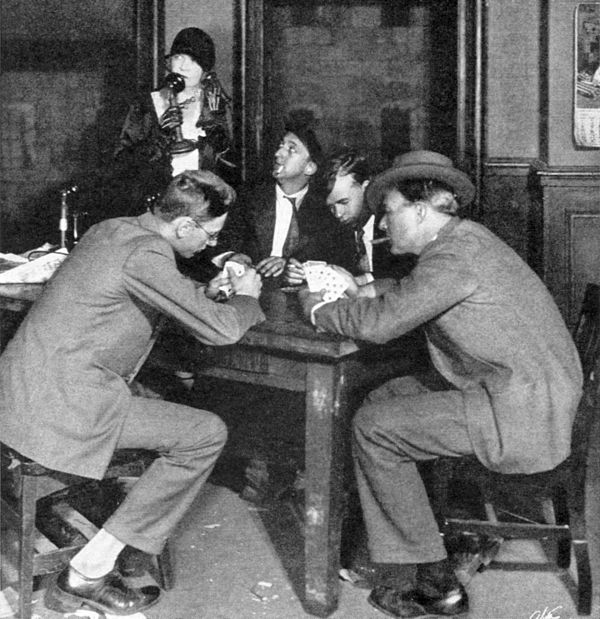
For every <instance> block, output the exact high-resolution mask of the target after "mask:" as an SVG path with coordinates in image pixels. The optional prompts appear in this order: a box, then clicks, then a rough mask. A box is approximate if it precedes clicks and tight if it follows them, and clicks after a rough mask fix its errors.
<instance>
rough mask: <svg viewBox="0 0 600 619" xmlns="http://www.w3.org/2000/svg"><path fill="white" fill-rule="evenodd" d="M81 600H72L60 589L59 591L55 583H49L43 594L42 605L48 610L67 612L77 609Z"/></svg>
mask: <svg viewBox="0 0 600 619" xmlns="http://www.w3.org/2000/svg"><path fill="white" fill-rule="evenodd" d="M82 605H83V604H82V602H79V601H77V600H73V599H70V598H68V597H67V596H65V594H64V593H62V591H59V590H58V588H57V587H56V585H50V587H48V589H46V593H45V594H44V606H45V607H46V608H47V609H48V610H53V611H55V612H57V613H68V612H75V611H76V610H79V609H80V608H81V606H82Z"/></svg>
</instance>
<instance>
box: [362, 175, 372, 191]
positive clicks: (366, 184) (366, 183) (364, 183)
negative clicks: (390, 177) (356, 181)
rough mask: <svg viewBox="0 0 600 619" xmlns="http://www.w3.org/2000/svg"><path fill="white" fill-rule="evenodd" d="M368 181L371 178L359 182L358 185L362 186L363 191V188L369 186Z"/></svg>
mask: <svg viewBox="0 0 600 619" xmlns="http://www.w3.org/2000/svg"><path fill="white" fill-rule="evenodd" d="M370 182H371V179H370V178H368V179H367V180H366V181H363V182H362V183H361V185H360V186H361V187H362V190H363V191H365V190H366V188H367V187H368V186H369V183H370Z"/></svg>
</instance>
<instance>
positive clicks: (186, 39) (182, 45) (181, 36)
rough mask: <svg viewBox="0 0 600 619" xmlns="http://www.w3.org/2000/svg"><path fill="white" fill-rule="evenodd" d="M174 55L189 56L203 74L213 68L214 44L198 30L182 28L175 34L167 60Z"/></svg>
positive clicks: (202, 31) (206, 35)
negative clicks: (200, 68)
mask: <svg viewBox="0 0 600 619" xmlns="http://www.w3.org/2000/svg"><path fill="white" fill-rule="evenodd" d="M175 54H187V55H188V56H191V57H192V58H193V59H194V60H195V61H196V62H197V63H198V64H199V65H200V66H201V67H202V68H203V69H204V72H205V73H208V72H209V71H212V69H213V67H214V66H215V44H214V43H213V40H212V39H211V38H210V37H209V36H208V34H206V32H204V30H200V28H184V29H183V30H180V31H179V32H178V33H177V36H176V37H175V38H174V39H173V43H172V45H171V51H170V52H169V55H168V56H167V58H170V57H171V56H174V55H175Z"/></svg>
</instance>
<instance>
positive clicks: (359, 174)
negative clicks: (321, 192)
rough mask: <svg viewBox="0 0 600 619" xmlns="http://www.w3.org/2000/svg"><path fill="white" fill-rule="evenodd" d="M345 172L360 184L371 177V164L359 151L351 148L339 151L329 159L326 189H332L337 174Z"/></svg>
mask: <svg viewBox="0 0 600 619" xmlns="http://www.w3.org/2000/svg"><path fill="white" fill-rule="evenodd" d="M347 174H349V175H350V176H352V178H353V179H354V180H355V181H356V182H357V183H358V184H359V185H362V184H363V183H364V182H365V181H366V180H369V179H370V178H371V175H372V171H371V165H370V164H369V162H368V161H367V158H366V157H365V156H364V155H361V154H360V153H357V152H355V151H352V150H346V151H341V152H339V153H338V154H336V155H334V156H333V157H331V159H330V160H329V165H328V169H327V190H328V191H331V190H332V189H333V185H334V184H335V179H336V177H337V176H346V175H347Z"/></svg>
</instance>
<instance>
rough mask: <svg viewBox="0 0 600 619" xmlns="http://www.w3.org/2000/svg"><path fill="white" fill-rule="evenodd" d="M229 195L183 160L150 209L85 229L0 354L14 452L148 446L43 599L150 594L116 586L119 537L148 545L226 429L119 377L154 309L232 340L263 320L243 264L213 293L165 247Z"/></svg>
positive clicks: (72, 465) (140, 353) (208, 338)
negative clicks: (124, 489) (140, 468)
mask: <svg viewBox="0 0 600 619" xmlns="http://www.w3.org/2000/svg"><path fill="white" fill-rule="evenodd" d="M234 196H235V194H234V192H233V190H232V189H231V188H230V187H229V186H228V185H226V184H225V183H224V182H223V181H222V180H221V179H220V178H219V177H217V176H216V175H214V174H212V173H211V172H207V171H194V172H189V171H188V172H184V173H183V174H180V175H179V176H176V177H175V178H174V179H173V181H171V183H170V185H169V186H168V188H167V190H166V192H165V194H164V195H163V197H162V198H161V200H160V201H159V202H158V203H157V205H156V206H155V208H154V210H153V212H148V213H144V214H143V215H140V216H139V217H122V218H117V219H109V220H106V221H104V222H102V223H99V224H97V225H95V226H93V227H92V228H90V229H89V230H88V232H87V233H86V234H85V235H84V236H83V238H82V239H81V241H80V242H79V244H78V245H77V246H76V247H75V249H74V250H73V252H72V253H71V255H70V256H69V257H68V258H67V259H66V260H65V262H64V263H63V264H62V266H61V267H60V269H59V270H58V271H57V273H56V274H55V276H54V277H53V278H52V279H51V280H50V282H49V283H48V285H47V286H46V288H45V290H44V292H43V293H42V295H41V297H40V298H39V299H38V300H37V301H36V303H35V304H34V305H33V307H32V308H31V310H30V312H29V313H28V315H27V316H26V318H25V320H24V321H23V323H22V325H21V327H20V328H19V330H18V331H17V333H16V335H15V337H14V338H13V340H12V341H11V342H10V343H9V345H8V346H7V348H6V350H5V351H4V353H3V354H2V356H1V357H0V425H1V427H2V441H3V442H5V443H6V444H8V445H9V446H10V447H12V448H14V449H15V450H17V451H18V452H20V453H21V454H23V455H24V456H27V457H29V458H32V459H34V460H36V461H37V462H39V463H40V464H42V465H44V466H47V467H49V468H51V469H54V470H57V471H64V472H66V473H72V474H76V475H81V476H83V477H90V478H94V479H101V478H102V476H103V474H104V472H105V470H106V468H107V466H108V464H109V462H110V459H111V456H112V454H113V452H114V451H115V449H117V448H145V449H153V450H156V451H158V452H159V457H158V458H157V460H155V462H154V463H153V464H152V466H151V467H150V468H149V469H148V470H147V471H146V473H145V474H144V475H143V476H142V477H141V478H140V479H139V480H138V482H137V483H136V484H135V486H134V487H133V488H132V490H131V491H130V492H129V493H128V495H127V497H126V498H125V500H124V501H123V503H122V504H121V506H120V507H119V508H118V509H117V510H116V512H115V513H114V514H113V515H112V516H111V517H110V518H109V520H107V522H106V523H105V525H104V527H103V528H102V529H101V530H100V531H99V532H98V534H97V535H96V536H95V537H93V538H92V539H91V540H90V541H89V542H88V544H87V545H86V546H85V547H84V548H83V549H82V550H81V551H80V552H79V554H77V555H75V557H73V559H72V560H71V562H70V564H69V566H67V567H66V568H65V569H64V571H63V572H61V573H60V574H59V576H58V579H57V580H56V581H55V582H54V583H53V584H52V586H51V587H49V589H48V594H47V598H46V600H47V605H48V606H49V607H51V608H52V609H54V610H58V611H59V612H67V611H75V610H77V609H78V608H79V607H80V606H82V605H86V606H88V607H91V608H93V609H94V610H96V611H97V612H100V613H101V614H111V615H129V614H134V613H137V612H140V611H143V610H144V609H146V608H148V607H149V606H151V605H152V604H154V603H155V602H156V601H157V600H158V596H159V591H158V588H157V587H143V588H141V589H140V588H132V587H129V586H128V585H126V584H125V583H124V582H123V581H122V580H121V578H120V576H119V575H118V573H117V572H115V571H113V568H114V566H115V562H116V560H117V558H118V556H119V554H120V552H121V550H123V548H124V547H125V546H126V545H128V546H131V547H133V548H137V549H139V550H141V551H144V552H146V553H150V554H158V553H160V551H161V549H162V547H163V545H164V543H165V540H166V539H167V538H168V537H169V536H170V534H171V532H172V531H173V529H174V527H175V525H176V524H177V523H178V522H179V520H180V519H181V517H182V516H183V514H184V513H185V511H186V510H187V508H188V507H189V506H190V504H191V503H192V501H193V500H194V498H195V497H196V495H197V494H198V492H199V490H200V488H201V487H202V485H203V483H204V481H205V480H206V478H207V477H208V475H209V473H210V471H211V470H212V467H213V465H214V463H215V461H216V459H217V457H218V456H219V453H220V452H221V450H222V448H223V446H224V444H225V440H226V428H225V426H224V424H223V422H222V421H221V420H220V419H219V418H218V417H216V416H215V415H213V414H212V413H210V412H207V411H202V410H197V409H193V408H190V407H188V406H183V405H180V404H175V403H172V402H166V401H163V400H155V399H148V398H143V397H137V396H134V395H132V393H131V392H130V390H129V388H128V382H129V380H130V379H131V377H132V376H133V375H135V372H136V371H137V369H139V367H140V366H141V364H142V363H143V361H144V359H145V357H146V355H147V354H148V352H149V349H150V348H151V345H152V342H153V333H155V332H156V329H157V326H158V325H159V324H160V321H161V317H163V316H167V317H168V318H171V319H173V320H175V321H177V322H178V323H180V324H181V325H183V326H184V327H185V328H186V329H187V330H188V331H189V332H190V333H191V334H193V335H194V336H195V337H196V338H197V339H198V340H199V341H200V342H203V343H205V344H211V345H220V344H233V343H235V342H237V341H238V340H239V339H240V338H241V337H242V335H243V334H244V333H245V332H246V331H247V330H248V329H249V328H250V327H251V326H253V325H255V324H257V323H258V322H261V321H262V320H264V315H263V313H262V311H261V309H260V306H259V304H258V297H259V294H260V290H261V279H260V276H259V275H258V274H257V273H256V271H254V270H253V269H247V270H246V271H245V273H244V274H243V275H241V276H239V277H237V276H236V275H235V274H234V273H232V274H231V277H230V278H229V279H230V283H231V286H232V288H233V293H234V294H233V296H232V297H231V298H230V299H229V300H228V301H227V302H225V303H216V302H214V301H213V300H212V298H213V297H215V296H216V294H217V293H218V287H219V285H220V282H219V280H218V279H217V280H214V281H212V282H210V283H209V284H208V285H207V286H200V285H198V284H197V283H196V282H194V281H193V280H191V279H189V278H187V277H185V276H183V275H182V274H181V273H180V272H179V271H178V269H177V266H176V263H175V256H176V254H179V255H181V256H185V257H191V256H192V255H194V254H195V253H197V252H200V251H202V250H203V249H205V248H206V246H208V245H213V244H214V243H215V242H216V238H217V235H218V234H219V231H220V230H221V228H222V227H223V224H224V222H225V219H226V217H227V208H228V205H229V203H231V202H232V200H233V199H234Z"/></svg>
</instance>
